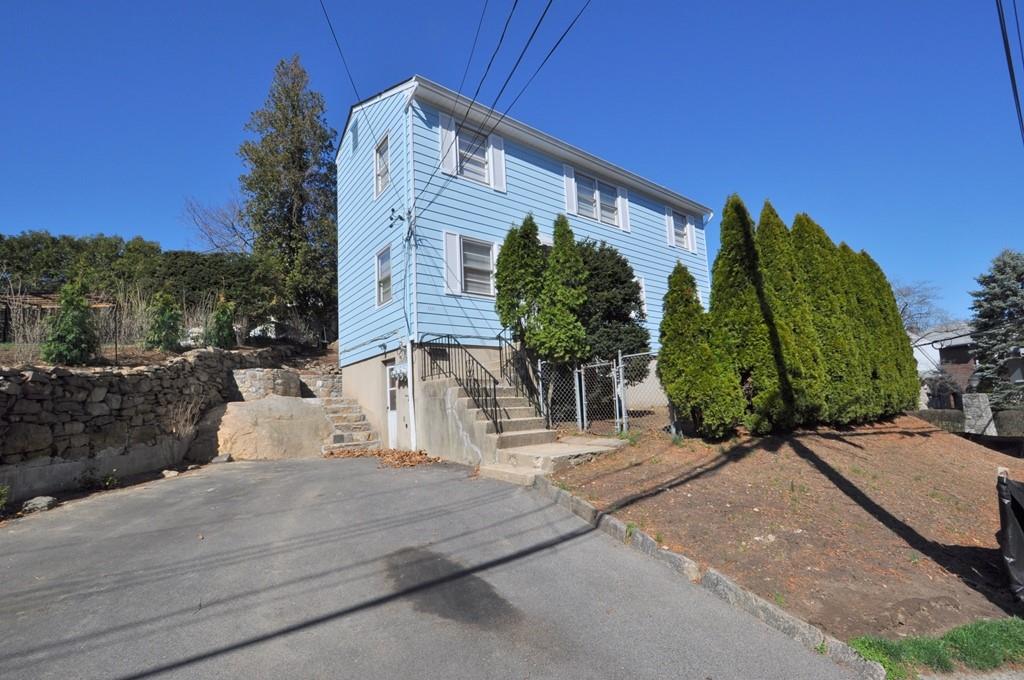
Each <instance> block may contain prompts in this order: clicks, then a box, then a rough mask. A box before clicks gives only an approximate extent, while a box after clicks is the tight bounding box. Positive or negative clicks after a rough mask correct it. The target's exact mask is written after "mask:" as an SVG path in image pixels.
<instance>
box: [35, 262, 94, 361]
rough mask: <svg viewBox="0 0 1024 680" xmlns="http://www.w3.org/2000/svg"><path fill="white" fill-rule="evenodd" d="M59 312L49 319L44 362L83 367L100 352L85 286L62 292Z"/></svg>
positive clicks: (65, 287)
mask: <svg viewBox="0 0 1024 680" xmlns="http://www.w3.org/2000/svg"><path fill="white" fill-rule="evenodd" d="M59 302H60V308H59V309H58V310H57V313H56V314H54V315H53V316H52V317H50V320H49V331H48V333H47V335H46V340H45V342H43V346H42V348H41V349H42V355H43V360H44V361H48V362H50V363H53V364H84V363H85V362H86V361H88V360H89V359H90V358H91V357H92V356H93V355H94V354H96V351H97V350H98V349H99V346H100V344H99V339H98V338H97V336H96V330H95V328H94V326H93V320H92V313H91V312H90V310H89V301H88V300H87V299H86V297H85V286H84V285H83V284H81V283H79V282H75V283H66V284H64V285H63V286H62V287H61V289H60V297H59Z"/></svg>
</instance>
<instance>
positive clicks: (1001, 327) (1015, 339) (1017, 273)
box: [971, 250, 1024, 409]
mask: <svg viewBox="0 0 1024 680" xmlns="http://www.w3.org/2000/svg"><path fill="white" fill-rule="evenodd" d="M977 280H978V284H979V285H980V286H981V289H980V290H976V291H972V292H971V296H972V297H973V298H974V302H973V303H971V309H972V310H973V312H974V317H973V319H972V324H973V328H974V334H973V335H972V338H973V340H974V342H975V345H976V349H975V350H974V357H975V359H977V361H978V371H977V375H978V377H979V378H980V379H981V382H980V388H981V390H982V391H985V392H990V393H991V401H992V405H993V406H994V407H996V408H998V409H1006V408H1020V407H1021V405H1024V385H1020V384H1017V385H1015V384H1013V383H1012V382H1010V380H1009V375H1010V370H1009V367H1008V362H1010V361H1012V360H1015V359H1016V360H1017V361H1018V362H1019V361H1020V359H1021V356H1022V354H1021V352H1022V348H1024V253H1020V252H1015V251H1012V250H1004V251H1003V252H1001V253H1000V254H999V255H997V256H996V258H995V259H994V260H992V266H991V267H990V268H989V270H988V271H987V272H986V273H984V274H982V275H981V276H979V277H978V279H977Z"/></svg>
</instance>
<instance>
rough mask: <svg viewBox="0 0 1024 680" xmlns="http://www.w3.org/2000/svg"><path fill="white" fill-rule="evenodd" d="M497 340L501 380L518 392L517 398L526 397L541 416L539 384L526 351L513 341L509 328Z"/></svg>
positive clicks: (499, 334)
mask: <svg viewBox="0 0 1024 680" xmlns="http://www.w3.org/2000/svg"><path fill="white" fill-rule="evenodd" d="M497 340H498V372H499V373H500V374H501V379H502V380H504V381H505V383H506V384H508V385H510V386H511V387H512V388H513V389H514V390H515V391H516V396H517V397H526V398H527V399H528V400H529V401H530V404H532V405H533V407H534V408H535V409H536V410H537V415H540V414H541V408H540V399H539V398H538V394H537V384H536V382H535V380H534V379H533V372H532V370H531V366H530V361H529V359H528V358H527V355H526V351H525V350H524V349H523V348H522V347H520V346H518V345H517V343H516V342H515V341H514V340H513V339H512V333H511V331H510V330H509V329H507V328H505V329H503V330H502V331H501V332H500V333H498V335H497Z"/></svg>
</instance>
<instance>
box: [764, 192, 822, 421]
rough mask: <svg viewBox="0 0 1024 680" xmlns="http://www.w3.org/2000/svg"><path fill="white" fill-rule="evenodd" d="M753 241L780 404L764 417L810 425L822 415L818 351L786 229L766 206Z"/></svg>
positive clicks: (805, 297)
mask: <svg viewBox="0 0 1024 680" xmlns="http://www.w3.org/2000/svg"><path fill="white" fill-rule="evenodd" d="M754 242H755V244H756V246H757V254H758V265H759V270H760V272H761V278H762V281H763V285H764V289H765V294H764V295H763V296H762V310H763V313H764V316H765V323H766V325H767V326H768V333H769V338H770V339H771V343H772V355H773V358H774V360H775V362H776V364H777V369H778V371H779V374H780V378H779V383H780V396H781V397H782V402H783V403H782V404H780V408H781V410H774V409H773V411H772V412H771V413H770V414H767V415H768V416H769V417H770V418H771V420H772V422H773V424H774V425H775V426H776V427H782V428H787V429H788V428H791V427H793V426H795V425H800V424H811V423H814V422H817V421H818V420H819V419H821V417H822V412H823V410H824V382H825V375H824V369H823V365H822V358H821V347H820V345H819V342H818V333H817V329H816V328H815V326H814V313H813V311H812V308H811V304H810V302H809V300H808V294H807V291H806V290H805V289H804V285H803V279H802V278H801V277H800V272H799V265H798V264H797V258H796V255H795V254H794V252H793V245H792V243H791V240H790V233H789V229H787V228H786V225H785V223H784V222H783V221H782V218H780V217H779V215H778V213H776V212H775V209H774V208H773V207H772V205H771V203H769V202H768V201H765V202H764V207H763V208H762V209H761V216H760V218H759V219H758V223H757V232H756V234H755V236H754ZM787 391H788V392H787ZM787 401H788V403H787Z"/></svg>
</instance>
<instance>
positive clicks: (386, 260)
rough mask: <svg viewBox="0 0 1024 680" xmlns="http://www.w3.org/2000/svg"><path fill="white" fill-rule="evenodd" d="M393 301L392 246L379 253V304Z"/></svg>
mask: <svg viewBox="0 0 1024 680" xmlns="http://www.w3.org/2000/svg"><path fill="white" fill-rule="evenodd" d="M388 302H391V247H390V246H388V247H387V248H385V249H384V250H382V251H380V252H379V253H377V306H378V307H379V306H380V305H384V304H387V303H388Z"/></svg>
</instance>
